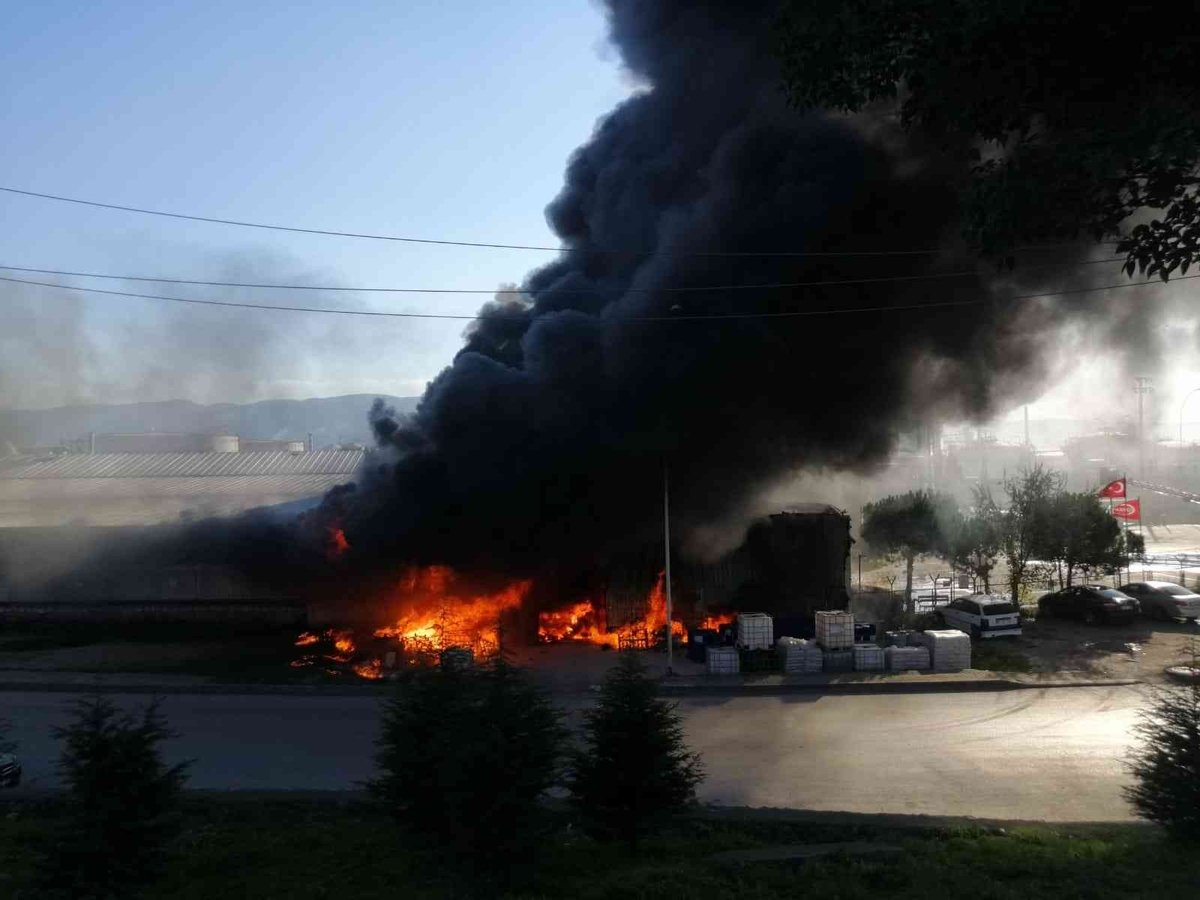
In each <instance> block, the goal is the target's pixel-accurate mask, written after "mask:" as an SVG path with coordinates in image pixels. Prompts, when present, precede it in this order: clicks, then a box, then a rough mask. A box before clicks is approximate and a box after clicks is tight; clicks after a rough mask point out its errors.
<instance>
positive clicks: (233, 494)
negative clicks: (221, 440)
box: [0, 450, 366, 530]
mask: <svg viewBox="0 0 1200 900" xmlns="http://www.w3.org/2000/svg"><path fill="white" fill-rule="evenodd" d="M365 457H366V453H365V452H364V451H362V450H321V451H318V452H316V453H297V452H292V451H278V450H277V451H273V452H220V451H216V452H176V453H136V452H125V453H95V454H89V453H71V454H61V455H56V456H50V457H46V458H40V459H29V458H27V457H26V458H6V459H3V460H0V530H2V529H4V528H22V527H46V526H58V525H93V526H95V525H103V526H114V525H153V524H157V523H160V522H173V521H179V520H180V519H181V518H183V519H186V518H202V517H205V516H212V515H231V514H234V513H238V512H242V511H244V510H247V509H253V508H256V507H262V506H275V505H278V504H284V503H301V502H303V501H308V500H311V501H312V502H313V503H315V502H317V499H318V498H320V497H321V496H322V495H324V494H325V492H326V491H328V490H329V489H330V488H331V487H333V486H334V485H337V484H344V483H345V482H347V481H352V480H353V479H354V476H355V474H356V473H357V472H358V470H359V467H360V466H361V465H362V463H363V460H364V459H365Z"/></svg>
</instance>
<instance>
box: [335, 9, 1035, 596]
mask: <svg viewBox="0 0 1200 900" xmlns="http://www.w3.org/2000/svg"><path fill="white" fill-rule="evenodd" d="M772 7H773V4H771V3H763V2H760V3H745V2H743V3H713V2H709V3H696V2H671V0H656V2H646V0H610V2H609V3H608V4H607V10H608V17H609V21H610V26H611V35H612V39H613V41H614V43H615V44H616V46H617V47H618V48H619V50H620V52H621V55H622V58H623V60H624V62H625V65H626V66H627V67H628V69H629V70H630V72H631V73H632V74H633V76H634V77H635V78H636V79H638V81H639V82H640V83H641V84H643V85H644V90H641V91H639V92H638V93H636V94H635V95H634V96H632V97H631V98H630V99H628V100H627V101H625V102H624V103H622V104H621V105H620V106H619V107H617V108H616V109H615V110H613V111H612V112H611V113H610V114H609V115H607V116H606V117H605V118H604V119H603V120H601V121H600V122H599V124H598V125H597V127H596V130H595V133H594V135H593V137H592V139H591V140H590V141H589V142H588V143H587V144H585V145H584V146H582V147H580V148H579V149H578V150H577V151H576V152H575V154H574V155H573V156H572V158H571V160H570V162H569V164H568V167H567V173H566V184H565V185H564V187H563V189H562V191H561V193H560V194H559V196H558V197H557V198H555V199H554V201H553V202H552V203H551V204H550V205H549V207H548V208H547V218H548V220H549V222H550V224H551V225H552V227H553V229H554V231H555V232H556V233H557V234H558V235H559V237H560V238H561V240H562V242H563V244H564V246H566V247H568V248H570V251H569V252H566V253H563V254H562V255H561V257H560V258H559V259H558V260H556V261H555V262H553V263H551V264H549V265H547V266H545V267H544V268H542V269H539V270H537V271H535V272H533V273H531V274H530V275H529V276H528V277H527V278H526V280H525V282H524V284H523V286H522V287H523V294H522V295H520V296H519V297H510V298H509V299H506V300H505V299H498V300H497V301H495V302H493V303H491V304H489V305H488V306H487V307H485V308H484V309H483V310H482V311H481V313H480V315H479V318H478V320H477V321H476V322H475V323H474V324H473V326H472V327H471V328H470V329H469V330H468V333H467V336H466V342H465V346H464V347H463V349H462V350H461V351H460V352H459V353H458V355H457V356H456V358H455V359H454V362H453V364H452V365H451V366H450V367H449V368H447V369H446V370H445V371H443V372H442V373H441V374H440V375H439V376H438V377H437V379H436V380H435V381H434V382H433V383H431V384H430V386H429V388H428V390H427V392H426V394H425V397H424V399H423V401H422V403H421V405H420V407H419V409H418V411H417V413H416V415H415V417H413V418H412V419H411V420H407V421H402V420H399V419H398V418H396V417H394V416H391V415H389V414H388V413H387V411H386V410H385V409H382V408H376V409H375V410H374V411H373V412H372V417H373V422H374V426H375V431H376V435H377V437H378V441H379V443H380V445H381V446H383V447H385V448H389V449H390V450H391V451H393V457H394V460H395V461H394V462H393V463H391V464H388V465H386V466H383V467H381V468H379V469H378V470H376V471H374V472H373V473H370V475H369V477H368V478H367V479H366V480H365V482H364V488H365V489H364V490H363V491H361V492H360V496H359V499H360V501H361V502H359V503H357V504H356V505H355V506H354V507H353V508H352V509H351V510H350V511H349V513H348V517H347V522H346V531H347V535H348V537H349V539H350V543H351V545H352V547H353V548H354V551H355V554H356V555H357V556H359V558H367V559H370V558H381V559H407V560H414V561H421V562H435V561H436V562H447V563H452V564H456V565H462V566H467V567H479V568H484V569H497V568H498V569H501V570H505V571H509V572H514V573H516V572H526V571H530V570H533V569H536V568H537V567H538V566H540V565H542V564H543V563H544V562H545V561H546V560H548V559H554V560H561V559H564V558H569V557H571V556H573V555H575V556H578V555H586V554H589V553H597V552H604V551H605V550H607V549H610V548H614V547H617V546H620V545H622V544H625V543H633V542H637V541H639V540H642V539H645V538H646V537H647V536H649V535H653V534H655V533H656V529H657V528H658V527H659V525H658V523H659V521H660V515H661V502H662V500H661V496H662V482H663V473H664V467H667V468H669V472H670V479H671V484H672V487H673V490H672V510H673V515H674V516H675V518H676V519H677V520H678V521H679V523H680V526H681V528H682V529H683V530H684V533H685V534H686V532H687V530H688V529H691V528H695V527H699V526H709V527H711V526H712V525H713V524H714V523H721V522H725V521H729V520H731V519H736V518H737V517H738V516H739V515H740V514H741V513H742V512H743V511H744V510H745V509H746V508H747V506H748V505H750V504H752V501H753V498H754V497H755V496H756V494H757V493H758V492H759V490H761V489H763V488H764V487H766V486H768V485H769V484H770V483H771V482H772V481H773V480H774V479H776V478H777V477H779V476H781V475H784V474H786V473H788V472H790V471H793V470H796V469H799V468H801V467H832V468H837V469H862V468H866V467H869V466H871V465H872V464H874V463H877V462H879V461H880V460H882V459H883V458H884V457H886V455H887V454H888V453H889V452H890V450H891V449H892V446H893V441H894V436H895V435H896V433H897V432H898V431H899V430H901V429H904V428H907V427H910V426H913V425H915V424H919V423H922V422H926V421H928V420H930V419H932V418H936V417H939V416H946V417H951V416H962V417H975V416H985V415H987V414H988V413H989V412H990V411H991V410H992V409H993V407H994V405H995V404H996V402H997V400H998V397H997V391H998V389H1001V388H1003V389H1010V388H1013V387H1015V386H1018V385H1020V384H1023V383H1025V381H1026V379H1028V378H1029V377H1030V376H1031V375H1032V372H1031V369H1033V368H1036V366H1035V360H1036V358H1037V355H1038V349H1039V343H1040V339H1039V337H1038V335H1039V334H1041V333H1042V331H1041V325H1042V324H1044V323H1042V322H1038V321H1033V322H1031V321H1029V319H1028V317H1027V316H1024V315H1017V314H1015V312H1014V309H1013V307H1012V306H1004V305H992V304H990V303H984V304H982V305H969V306H946V305H931V306H929V307H928V308H926V309H911V308H909V307H913V306H919V305H921V304H945V303H947V302H952V301H962V300H988V298H989V286H988V284H986V283H985V281H984V280H982V279H981V278H978V277H966V278H948V279H933V280H911V281H896V282H883V283H876V284H860V285H853V286H825V287H804V288H750V287H748V286H752V285H763V284H777V283H788V282H797V281H827V280H836V279H861V278H872V277H884V276H911V275H922V274H928V273H931V272H944V271H948V270H956V269H964V268H965V269H968V270H970V269H972V268H975V260H974V259H972V258H971V257H970V255H969V254H965V253H962V252H956V251H954V250H953V249H951V242H950V240H949V238H950V236H952V235H953V234H954V233H955V229H954V216H955V198H956V193H957V189H958V186H959V184H960V183H961V178H962V176H963V174H964V173H963V171H962V169H961V168H960V167H958V166H957V165H956V164H954V163H952V162H951V161H949V160H948V159H947V158H946V157H945V156H943V155H939V154H938V153H935V152H934V151H933V150H932V149H928V148H924V147H921V146H919V145H917V144H915V143H914V142H913V141H912V140H911V139H904V138H901V137H900V136H899V134H898V133H897V132H895V131H894V129H892V128H891V127H890V126H889V125H888V124H887V123H886V121H885V120H884V119H882V118H878V119H869V118H862V119H858V120H850V119H845V118H838V117H833V116H828V115H800V114H798V113H797V112H796V111H795V110H792V109H789V108H788V107H787V105H786V104H785V103H784V101H783V97H782V93H781V91H780V88H779V80H778V75H777V71H776V66H775V62H774V61H773V59H772V55H771V49H772V48H771V27H772V14H773V9H772ZM939 247H940V248H944V249H943V250H942V252H939V253H935V254H913V255H880V256H858V255H856V256H836V255H825V256H820V255H817V256H805V255H795V254H805V253H807V254H836V253H850V252H857V251H895V250H906V249H917V250H923V249H929V248H939ZM787 254H793V255H787ZM692 288H705V290H702V291H686V292H685V291H680V290H677V289H692ZM864 307H866V308H878V311H874V312H858V313H843V312H841V311H843V310H846V309H849V308H864ZM892 308H895V309H892ZM790 313H811V314H812V315H804V316H794V317H792V316H788V315H783V314H790ZM763 314H767V316H769V317H761V316H763ZM777 314H779V315H777ZM742 315H747V316H759V317H758V318H738V316H742ZM701 316H711V317H717V318H695V317H701ZM647 318H650V319H657V320H656V321H645V319H647Z"/></svg>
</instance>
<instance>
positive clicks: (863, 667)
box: [854, 644, 883, 672]
mask: <svg viewBox="0 0 1200 900" xmlns="http://www.w3.org/2000/svg"><path fill="white" fill-rule="evenodd" d="M854 671H855V672H882V671H883V648H882V647H879V646H876V645H875V644H855V645H854Z"/></svg>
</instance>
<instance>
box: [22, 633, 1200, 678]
mask: <svg viewBox="0 0 1200 900" xmlns="http://www.w3.org/2000/svg"><path fill="white" fill-rule="evenodd" d="M1193 642H1195V644H1196V648H1197V651H1198V652H1200V628H1197V626H1195V625H1191V624H1187V623H1183V622H1179V623H1174V622H1157V621H1149V620H1145V619H1138V620H1135V621H1134V622H1133V623H1131V624H1129V625H1116V626H1104V625H1097V626H1088V625H1083V624H1082V623H1078V622H1073V621H1067V620H1060V619H1051V620H1046V621H1035V620H1027V621H1026V623H1025V625H1024V634H1023V635H1022V636H1021V637H1019V638H995V639H992V640H988V641H976V642H975V646H976V653H975V657H976V659H975V668H980V669H987V668H995V669H998V670H1002V671H1003V670H1007V671H1029V672H1044V673H1051V672H1059V673H1063V674H1071V675H1079V676H1089V677H1096V678H1131V679H1139V680H1145V681H1150V682H1160V681H1163V680H1164V675H1163V669H1164V668H1165V667H1166V666H1169V665H1174V664H1177V663H1180V662H1185V661H1186V662H1190V660H1191V648H1192V645H1193ZM685 650H686V648H685V647H682V646H680V647H677V648H676V653H675V661H674V671H675V672H676V673H677V674H678V675H680V676H684V677H687V676H697V675H701V674H703V672H704V666H703V664H700V663H695V662H691V661H690V660H688V659H687V658H686V655H685ZM291 655H294V648H293V647H292V646H291V640H290V636H289V635H281V636H279V637H277V638H270V639H268V638H264V637H261V636H260V637H245V636H243V637H231V638H229V639H227V640H211V639H208V640H196V641H178V642H175V641H164V642H161V643H157V642H155V643H151V642H146V641H116V640H106V641H102V642H97V643H89V644H83V645H80V646H61V645H60V646H37V642H35V641H31V640H30V639H29V638H28V637H22V636H20V635H13V634H10V635H0V669H6V670H10V671H11V670H22V671H26V672H30V673H35V672H51V671H57V672H68V671H74V672H178V673H188V672H191V673H194V674H203V675H207V676H214V677H217V678H226V679H230V678H232V679H234V680H242V679H243V678H244V679H245V680H268V681H275V680H294V678H292V677H290V676H294V675H296V674H297V673H295V672H294V670H292V671H289V669H288V666H287V660H288V658H289V657H290V656H291ZM644 656H645V662H646V663H647V665H648V667H649V668H650V669H651V670H653V671H665V668H666V654H665V653H662V652H656V653H655V652H647V653H645V654H644ZM511 658H512V661H513V662H514V663H517V664H518V665H523V666H528V667H529V668H531V669H532V670H533V671H534V672H535V673H537V677H538V680H539V681H544V682H546V683H547V685H548V686H550V687H554V688H561V689H578V688H580V687H581V686H586V685H589V684H595V683H597V682H598V681H599V680H600V679H601V678H602V677H603V674H604V672H605V671H606V670H607V669H608V668H609V667H610V666H612V665H613V664H614V662H615V660H616V654H615V653H613V652H611V651H605V650H603V649H601V648H599V647H593V646H591V645H585V644H555V645H541V646H534V647H525V648H519V649H516V650H514V651H513V652H512V653H511Z"/></svg>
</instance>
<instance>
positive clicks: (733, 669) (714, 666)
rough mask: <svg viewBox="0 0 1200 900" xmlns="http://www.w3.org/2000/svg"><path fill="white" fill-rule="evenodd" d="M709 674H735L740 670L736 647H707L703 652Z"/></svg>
mask: <svg viewBox="0 0 1200 900" xmlns="http://www.w3.org/2000/svg"><path fill="white" fill-rule="evenodd" d="M705 664H706V666H707V667H708V674H709V675H736V674H738V672H740V671H741V666H740V657H739V655H738V650H737V647H709V648H707V652H706V653H705Z"/></svg>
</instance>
